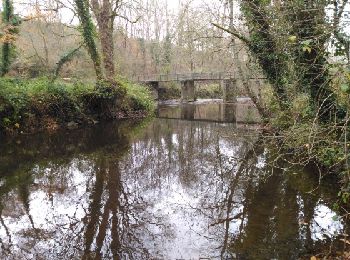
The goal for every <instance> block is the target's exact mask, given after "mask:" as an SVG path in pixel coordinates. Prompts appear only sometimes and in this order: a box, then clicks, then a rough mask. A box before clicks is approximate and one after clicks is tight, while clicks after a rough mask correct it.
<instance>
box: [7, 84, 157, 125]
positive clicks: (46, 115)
mask: <svg viewBox="0 0 350 260" xmlns="http://www.w3.org/2000/svg"><path fill="white" fill-rule="evenodd" d="M105 83H106V82H98V83H97V84H96V85H93V84H83V83H81V82H69V83H68V82H59V81H56V82H52V81H51V80H50V79H48V78H37V79H13V78H0V130H14V129H18V130H21V131H22V130H23V131H27V132H33V131H38V130H40V129H45V128H48V125H49V127H54V128H57V126H58V125H62V124H66V123H67V122H70V121H74V122H75V123H84V122H85V123H86V122H91V121H94V120H92V118H95V119H97V120H99V119H112V118H119V117H128V116H130V115H132V114H131V113H130V112H134V111H143V112H144V114H148V113H149V112H151V111H153V110H154V107H155V106H154V102H153V100H152V98H151V94H150V92H149V91H148V90H147V89H146V88H145V87H142V86H139V85H135V84H131V83H129V82H126V81H123V82H121V83H119V81H118V82H116V83H113V86H112V85H111V84H110V83H108V84H105Z"/></svg>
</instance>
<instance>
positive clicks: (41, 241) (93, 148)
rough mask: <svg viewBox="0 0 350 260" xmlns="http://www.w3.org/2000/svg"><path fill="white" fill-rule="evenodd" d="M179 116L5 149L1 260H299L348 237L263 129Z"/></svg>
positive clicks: (327, 194) (0, 173)
mask: <svg viewBox="0 0 350 260" xmlns="http://www.w3.org/2000/svg"><path fill="white" fill-rule="evenodd" d="M218 105H219V104H218ZM207 108H208V110H207V111H206V113H207V114H210V113H212V111H213V110H214V108H213V106H207ZM161 109H162V113H163V114H162V116H163V117H165V116H164V115H165V114H166V113H168V114H170V113H171V111H173V110H174V109H180V111H181V108H174V107H170V108H169V110H168V111H166V110H167V109H166V107H165V106H163V107H161ZM196 109H198V108H195V111H196ZM201 109H204V110H205V109H206V106H202V108H201ZM201 114H202V115H203V114H204V112H203V113H201ZM172 117H173V118H174V117H175V116H172ZM179 117H180V118H185V119H191V120H183V119H164V118H163V119H160V118H155V119H152V120H151V121H148V122H143V123H133V122H128V121H125V122H122V123H121V122H117V123H111V124H103V125H99V126H96V127H93V128H87V129H81V130H76V131H69V132H60V133H56V134H51V135H48V134H40V135H37V136H28V137H18V138H16V139H15V140H3V141H2V144H1V145H0V154H1V155H0V259H186V260H187V259H298V258H299V257H300V256H303V255H308V254H312V253H313V252H314V251H317V250H319V249H321V248H324V246H325V245H326V246H329V245H330V243H331V242H332V241H333V240H335V237H338V235H339V234H342V233H344V232H345V231H344V229H345V227H344V223H343V221H342V220H341V219H336V215H337V214H336V213H335V212H334V211H333V210H332V209H331V208H332V204H333V202H334V200H335V196H336V194H335V193H336V192H335V191H333V190H332V187H331V186H325V185H319V184H318V175H315V174H314V173H313V172H312V170H311V171H310V170H307V169H296V168H294V169H289V170H288V171H283V170H280V169H276V168H272V167H270V166H269V162H270V160H271V155H270V153H269V149H268V148H266V147H259V146H255V145H254V144H255V143H256V141H257V132H256V130H254V127H249V128H247V127H245V126H243V127H237V125H235V124H232V123H219V122H218V121H225V120H216V119H218V117H217V118H216V119H215V120H211V121H216V122H204V120H205V117H201V118H200V120H201V121H196V120H195V119H196V118H186V117H182V116H181V113H180V116H179ZM210 119H211V118H209V120H210ZM221 119H222V117H221ZM224 119H225V118H224ZM228 121H230V122H232V120H228ZM249 129H251V130H249ZM252 148H254V149H252ZM312 176H314V177H312ZM333 189H334V188H333Z"/></svg>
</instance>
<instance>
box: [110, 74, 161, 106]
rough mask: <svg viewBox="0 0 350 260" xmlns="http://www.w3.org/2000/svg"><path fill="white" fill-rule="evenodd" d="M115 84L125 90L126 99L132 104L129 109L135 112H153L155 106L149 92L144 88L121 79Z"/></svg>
mask: <svg viewBox="0 0 350 260" xmlns="http://www.w3.org/2000/svg"><path fill="white" fill-rule="evenodd" d="M117 82H118V83H119V84H120V85H121V87H122V88H123V89H125V90H126V94H127V98H128V99H129V100H130V102H131V103H132V104H133V105H132V106H131V107H133V108H134V109H136V110H146V111H149V112H153V111H154V109H155V106H156V104H155V102H154V101H153V97H152V93H151V91H150V90H149V89H148V88H147V87H146V86H143V85H139V84H136V83H132V82H130V81H128V80H126V79H123V78H119V79H117Z"/></svg>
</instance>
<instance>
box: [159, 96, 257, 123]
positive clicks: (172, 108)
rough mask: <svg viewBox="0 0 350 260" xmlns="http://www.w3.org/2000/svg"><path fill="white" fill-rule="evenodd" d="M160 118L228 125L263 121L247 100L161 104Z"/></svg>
mask: <svg viewBox="0 0 350 260" xmlns="http://www.w3.org/2000/svg"><path fill="white" fill-rule="evenodd" d="M158 117H159V118H168V119H183V120H191V121H210V122H227V123H259V122H260V121H261V118H260V116H259V113H258V111H257V109H256V108H255V107H254V105H253V104H251V103H250V102H248V101H247V100H245V101H244V100H243V101H241V102H238V103H223V102H221V101H219V100H215V101H214V102H213V101H209V100H207V101H201V102H198V103H182V104H180V103H174V104H172V105H169V104H159V106H158Z"/></svg>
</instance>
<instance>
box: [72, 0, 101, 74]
mask: <svg viewBox="0 0 350 260" xmlns="http://www.w3.org/2000/svg"><path fill="white" fill-rule="evenodd" d="M74 3H75V5H76V9H77V13H78V17H79V20H80V26H81V34H82V37H83V39H84V43H85V46H86V48H87V50H88V53H89V55H90V57H91V60H92V62H93V63H94V68H95V72H96V77H97V79H98V80H101V79H102V78H103V74H102V68H101V57H100V54H99V52H98V50H97V46H96V43H95V38H94V37H95V25H94V24H93V22H92V19H91V15H90V8H89V2H88V1H87V0H74Z"/></svg>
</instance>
